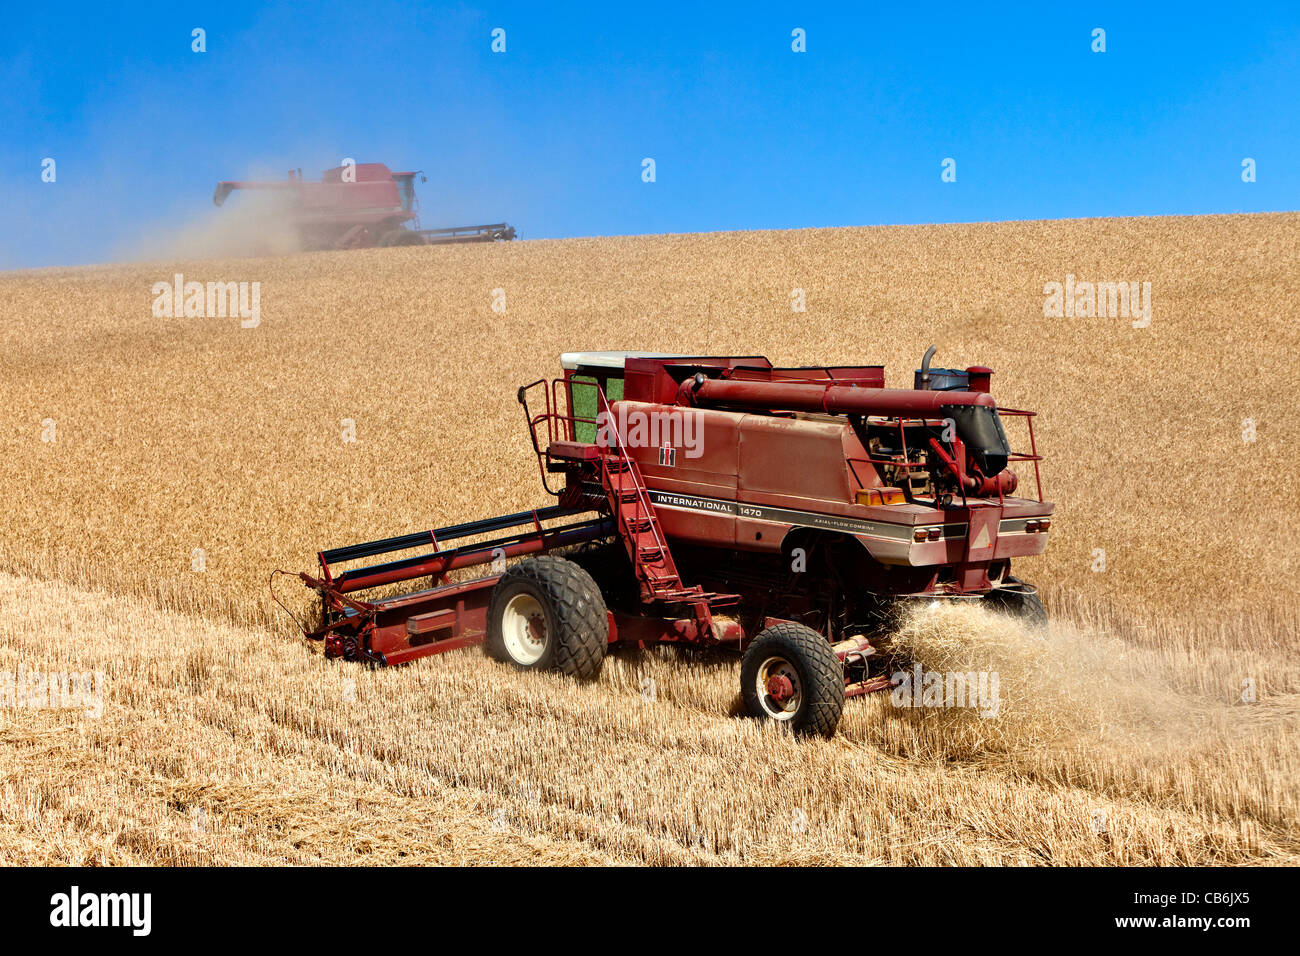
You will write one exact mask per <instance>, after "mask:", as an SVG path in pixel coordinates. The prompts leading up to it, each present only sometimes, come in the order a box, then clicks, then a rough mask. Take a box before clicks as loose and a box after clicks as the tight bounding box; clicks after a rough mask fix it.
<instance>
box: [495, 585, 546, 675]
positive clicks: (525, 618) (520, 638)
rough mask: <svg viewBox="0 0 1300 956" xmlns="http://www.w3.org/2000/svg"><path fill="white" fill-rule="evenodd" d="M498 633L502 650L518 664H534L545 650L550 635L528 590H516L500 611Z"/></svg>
mask: <svg viewBox="0 0 1300 956" xmlns="http://www.w3.org/2000/svg"><path fill="white" fill-rule="evenodd" d="M501 636H502V637H503V638H505V645H506V651H507V652H508V653H509V654H510V656H511V658H513V659H514V660H515V661H516V662H517V663H519V664H536V663H537V662H538V661H539V660H541V658H542V655H543V654H544V653H546V644H547V640H548V638H549V636H550V634H549V632H548V631H547V628H546V612H545V611H544V610H543V608H542V603H541V602H540V601H538V600H537V598H535V597H533V596H532V595H531V594H516V595H515V596H514V597H512V598H511V599H510V600H509V601H507V602H506V606H505V610H504V611H502V612H501Z"/></svg>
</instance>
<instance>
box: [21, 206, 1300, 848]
mask: <svg viewBox="0 0 1300 956" xmlns="http://www.w3.org/2000/svg"><path fill="white" fill-rule="evenodd" d="M1297 227H1300V216H1296V215H1292V214H1286V215H1269V216H1233V217H1203V218H1191V219H1144V220H1092V221H1078V222H1053V223H1007V224H984V225H970V226H934V227H900V228H880V229H844V230H806V231H799V232H787V233H744V234H716V235H695V236H660V237H639V238H619V239H599V240H597V239H592V240H564V241H547V242H529V243H515V244H507V245H495V246H483V247H474V248H416V249H392V250H372V251H365V252H353V253H337V254H336V253H320V254H312V255H295V256H287V257H282V258H269V259H227V260H214V261H206V262H198V261H194V262H184V263H180V264H175V263H159V264H156V265H150V264H136V265H130V266H113V267H97V268H91V269H75V270H46V271H42V272H34V273H16V274H10V275H7V276H3V277H0V307H3V308H4V309H5V311H6V314H8V315H9V316H10V321H9V322H8V323H7V324H6V325H5V326H4V327H3V328H0V350H2V353H3V354H4V356H5V365H4V371H3V374H0V402H3V403H4V407H5V408H6V410H7V415H6V417H5V421H4V425H3V433H0V441H2V442H3V444H2V445H0V450H3V455H2V456H0V484H2V485H3V487H5V488H6V489H10V494H9V495H8V496H7V497H8V504H7V508H6V509H5V511H4V512H3V513H0V569H3V570H6V571H9V572H13V573H14V574H18V575H22V577H13V576H7V577H4V578H3V579H0V671H3V669H4V668H6V667H7V668H9V669H10V670H11V671H12V670H13V669H14V668H16V667H17V666H18V665H19V664H20V663H23V662H26V664H27V665H28V666H39V667H41V668H44V669H47V670H56V669H59V667H60V666H65V667H66V668H67V669H75V670H87V669H100V670H103V671H105V674H106V678H107V686H108V694H109V696H108V701H107V702H106V707H105V711H104V716H103V717H101V718H100V719H99V720H97V721H95V720H89V719H86V718H85V717H84V715H78V714H72V713H65V712H58V711H54V712H50V711H28V710H19V711H8V712H5V713H4V714H3V724H2V725H0V726H3V728H4V729H3V734H4V743H5V746H4V747H3V748H0V770H3V780H4V783H3V784H2V785H0V862H83V861H90V862H105V863H116V862H161V863H202V862H248V863H266V862H318V861H328V862H401V861H406V862H426V861H427V862H469V861H473V862H486V861H501V862H528V861H538V862H649V863H710V862H755V863H773V862H776V863H780V862H821V861H824V862H829V863H872V862H875V863H921V864H930V863H959V864H977V863H991V862H1011V863H1041V862H1050V863H1072V864H1088V863H1105V864H1117V863H1119V864H1125V863H1148V862H1150V863H1175V864H1177V863H1207V862H1222V863H1241V862H1248V861H1275V860H1277V861H1283V860H1285V861H1291V862H1294V861H1295V860H1296V858H1297V842H1298V839H1300V837H1298V834H1297V829H1298V827H1297V792H1298V788H1297V784H1300V767H1298V766H1297V762H1298V758H1297V753H1296V751H1297V748H1296V747H1295V745H1294V742H1295V740H1296V730H1297V716H1296V701H1297V699H1300V666H1298V665H1297V663H1296V655H1295V651H1296V631H1295V627H1296V623H1297V620H1298V619H1300V610H1297V604H1296V599H1295V597H1294V596H1293V593H1292V591H1291V589H1290V582H1291V581H1293V580H1294V579H1295V578H1296V572H1297V565H1298V564H1300V562H1298V560H1297V550H1298V549H1297V548H1296V547H1295V546H1294V543H1293V542H1294V540H1295V539H1296V531H1297V523H1298V520H1297V518H1296V516H1295V512H1294V510H1293V507H1292V506H1293V504H1294V501H1295V499H1296V491H1297V490H1298V488H1300V482H1297V480H1296V479H1295V477H1294V470H1293V468H1292V466H1291V464H1290V462H1289V460H1288V455H1287V451H1288V449H1289V448H1290V447H1293V446H1294V445H1295V442H1296V438H1297V437H1298V436H1297V432H1298V431H1300V426H1298V425H1297V423H1296V421H1295V416H1294V409H1293V407H1292V406H1291V404H1290V403H1289V401H1288V399H1287V397H1286V396H1287V386H1288V384H1289V382H1288V374H1289V368H1290V361H1291V359H1290V356H1291V355H1293V354H1294V352H1295V347H1296V345H1297V344H1300V343H1297V339H1298V338H1300V335H1297V332H1296V330H1295V326H1294V321H1293V318H1292V315H1291V313H1290V311H1289V310H1290V309H1291V308H1292V306H1291V303H1293V302H1294V301H1296V297H1297V294H1298V293H1300V268H1298V266H1300V262H1298V259H1300V252H1297V244H1296V243H1295V241H1294V240H1295V236H1296V234H1297ZM177 271H179V272H183V273H184V274H185V276H186V278H187V279H197V280H200V281H207V280H222V281H260V282H261V284H262V286H261V289H262V292H261V312H262V321H261V324H260V326H259V327H257V328H255V329H241V328H240V326H239V321H238V320H237V319H157V318H154V317H153V315H152V313H151V311H150V303H151V300H152V296H151V291H150V290H151V286H152V284H153V283H154V282H157V281H170V279H171V277H172V274H173V273H174V272H177ZM1066 274H1073V275H1075V276H1077V277H1079V278H1080V279H1092V280H1099V279H1100V280H1110V279H1114V280H1141V281H1150V282H1151V283H1152V299H1153V315H1152V323H1151V325H1150V327H1149V328H1144V329H1135V328H1133V327H1132V324H1131V323H1130V322H1129V321H1128V320H1126V319H1049V318H1044V316H1043V285H1044V283H1045V282H1048V281H1053V280H1055V281H1061V280H1063V279H1064V277H1065V276H1066ZM795 288H801V289H804V290H805V292H806V294H807V302H808V308H807V311H806V312H793V311H791V297H790V293H791V291H792V290H793V289H795ZM496 289H501V290H504V294H505V301H506V311H505V313H504V314H501V313H497V312H493V311H492V309H491V303H492V301H493V298H494V291H493V290H496ZM931 342H935V343H937V344H938V345H939V347H940V353H939V356H938V362H939V364H942V365H953V366H964V365H968V364H972V363H975V362H983V363H986V364H989V365H991V366H993V367H994V368H995V370H996V374H995V376H994V393H995V395H996V396H997V397H998V398H999V399H1000V401H1002V402H1003V403H1004V404H1008V405H1011V406H1015V407H1021V408H1032V409H1035V410H1037V411H1039V412H1040V413H1041V418H1040V428H1039V440H1040V444H1041V447H1042V449H1043V450H1044V451H1045V453H1046V454H1047V455H1048V456H1049V460H1048V461H1047V462H1046V463H1045V465H1044V481H1045V486H1046V490H1047V493H1048V496H1049V497H1050V498H1052V499H1054V500H1056V501H1057V502H1058V511H1057V520H1056V522H1055V526H1054V531H1053V541H1052V543H1051V546H1050V548H1049V551H1048V554H1047V555H1046V556H1045V557H1043V558H1042V559H1037V560H1035V561H1032V562H1025V563H1024V564H1023V565H1022V566H1021V567H1019V568H1018V569H1017V570H1018V572H1019V573H1021V574H1022V575H1023V576H1025V577H1026V578H1028V579H1030V580H1033V581H1035V582H1037V583H1039V584H1041V585H1043V586H1044V588H1045V590H1046V592H1047V594H1048V596H1049V605H1050V606H1051V607H1052V608H1053V611H1054V612H1055V613H1056V615H1057V617H1058V623H1057V624H1056V625H1054V628H1053V632H1052V635H1051V639H1050V643H1049V644H1048V645H1047V646H1045V647H1042V646H1039V645H1036V644H1034V643H1033V640H1036V639H1031V637H1030V636H1028V635H1025V634H1024V633H1023V632H1021V631H1019V630H1017V629H1016V628H1015V626H1014V625H1011V624H1009V623H1008V622H1005V621H1003V620H1001V619H996V618H990V617H988V616H986V615H983V614H980V613H978V612H970V611H969V610H965V609H947V610H944V609H938V610H936V611H929V610H924V609H923V610H922V612H920V613H918V615H916V616H914V617H912V618H910V619H909V620H908V621H906V622H905V623H904V626H903V627H902V629H901V630H900V633H899V635H898V648H899V652H900V653H904V652H905V653H906V655H908V656H909V657H910V658H912V659H915V660H918V661H921V662H925V663H927V664H932V665H933V666H935V667H938V668H940V669H946V670H981V669H988V668H994V669H996V670H997V671H998V673H999V674H1001V675H1002V676H1003V680H1004V682H1003V688H1002V689H1003V692H1004V697H1005V699H1006V702H1005V706H1006V710H1005V712H1004V713H1002V714H1000V715H999V717H998V718H997V719H995V720H981V719H980V718H979V717H977V716H975V715H973V714H971V713H970V712H968V711H938V712H936V711H932V710H906V709H900V708H897V707H894V706H892V705H891V703H890V701H889V699H888V698H887V697H886V696H883V695H881V696H877V697H874V698H870V699H867V700H864V701H855V702H852V703H851V704H850V705H849V706H848V707H847V709H846V712H845V717H844V721H843V723H842V725H841V732H840V735H839V736H838V737H837V738H836V739H835V740H833V741H830V742H805V743H797V742H794V741H791V740H788V739H786V738H784V737H782V736H781V735H780V734H778V733H774V732H773V731H771V729H770V728H764V727H760V726H756V725H754V724H753V723H751V722H749V721H746V720H739V719H736V718H735V717H734V716H733V715H734V713H735V712H736V710H737V701H736V697H737V693H736V680H737V677H736V665H735V662H734V661H732V660H729V659H719V660H708V661H702V662H698V663H693V664H692V663H684V662H682V661H681V660H678V659H677V657H676V655H662V656H661V655H657V654H637V655H622V656H619V657H616V658H613V659H611V660H610V661H609V662H608V663H607V665H606V668H605V672H604V673H603V675H602V677H601V679H600V681H599V682H598V683H597V684H596V685H595V686H593V687H578V686H576V685H572V684H569V683H567V682H564V681H559V680H555V679H552V678H549V677H546V676H541V675H529V676H521V675H518V674H516V673H514V672H512V671H510V670H508V669H506V668H503V667H500V666H497V665H494V664H491V663H489V662H487V661H486V660H484V659H483V658H482V656H481V655H480V654H478V653H477V652H476V651H467V652H463V653H457V654H452V655H446V656H444V657H441V658H437V659H434V660H432V661H426V662H422V663H420V664H418V665H416V666H413V667H410V668H404V669H398V670H394V671H390V672H379V673H372V672H366V671H361V670H358V669H355V668H348V667H339V666H335V665H331V664H328V663H326V662H324V661H323V660H322V659H321V658H320V657H319V656H318V655H316V654H313V653H311V652H309V651H308V650H307V649H306V648H305V647H304V645H303V644H302V642H301V641H300V640H296V639H295V638H294V637H293V632H292V628H291V626H289V625H288V623H287V621H285V620H284V619H283V616H282V615H280V614H279V612H278V609H275V608H274V606H273V605H272V604H271V602H270V600H269V596H268V594H267V590H266V580H267V575H268V573H269V572H270V570H271V569H273V568H276V567H289V568H292V569H305V568H307V567H309V566H310V562H311V556H312V555H313V554H314V553H315V552H316V551H317V550H319V549H320V548H321V547H326V546H332V545H337V544H342V543H348V542H351V541H354V540H364V539H369V538H373V537H378V536H383V535H388V534H394V533H399V532H403V531H410V530H416V529H421V528H430V527H435V526H437V525H439V524H444V523H450V522H454V521H460V520H467V519H470V518H474V517H479V516H486V515H489V514H494V513H499V512H502V511H513V510H518V509H521V508H525V507H530V506H535V505H537V504H538V503H541V502H544V500H545V496H544V495H543V494H542V493H541V489H540V487H539V483H538V481H537V469H536V464H535V460H534V459H533V458H532V457H531V449H530V447H529V444H528V441H527V435H526V432H525V431H524V429H523V427H522V426H523V416H522V413H521V411H520V409H519V407H518V406H517V405H516V404H515V401H514V389H515V387H516V386H517V385H519V384H522V383H525V382H528V381H532V380H533V379H535V378H538V377H541V376H543V375H548V374H554V373H555V371H556V356H557V354H558V353H559V352H560V351H562V350H566V349H580V348H645V349H662V350H665V351H676V352H697V353H709V354H722V353H735V352H741V353H765V354H767V355H768V356H769V357H771V358H772V359H773V360H775V361H778V362H781V363H785V364H811V363H829V362H835V363H841V362H843V363H847V362H880V363H882V364H885V365H886V373H887V376H888V379H889V381H890V383H891V384H896V385H904V384H907V383H908V377H909V375H910V372H909V370H910V369H911V368H913V367H914V366H915V364H916V361H917V359H918V358H919V356H920V354H921V352H922V351H923V350H924V348H925V346H926V345H928V344H930V343H931ZM1292 377H1293V376H1292ZM345 419H349V420H351V421H352V422H353V423H354V424H355V429H356V437H357V441H356V442H345V441H343V440H342V433H343V430H344V428H345V427H346V426H345V422H344V420H345ZM1247 419H1250V420H1251V422H1252V423H1253V426H1254V428H1255V430H1256V440H1255V441H1253V442H1247V441H1244V440H1243V432H1244V431H1248V423H1247V422H1246V420H1247ZM43 437H45V438H49V437H53V438H54V440H53V441H43V440H42V438H43ZM1022 474H1023V472H1022ZM195 549H201V552H202V553H201V555H200V556H196V553H195ZM1100 552H1104V555H1105V570H1104V571H1100V570H1094V568H1097V567H1098V564H1099V562H1098V557H1099V553H1100ZM200 557H201V564H200V565H198V566H201V567H203V570H202V571H195V570H193V568H194V567H195V566H196V565H195V564H194V562H195V561H196V560H197V559H198V558H200ZM305 598H306V595H305V593H304V594H300V595H298V596H297V598H296V605H295V606H296V607H298V608H302V607H305V604H306V600H305ZM349 681H351V682H354V683H353V684H348V683H347V682H349ZM647 681H652V682H653V683H652V684H649V685H647ZM1243 682H1248V683H1249V682H1253V686H1255V688H1256V690H1257V694H1258V701H1257V702H1256V703H1253V704H1247V703H1243V702H1242V701H1241V694H1242V688H1243V686H1245V685H1244V684H1243ZM645 686H653V687H654V688H655V694H654V699H653V700H650V701H648V700H646V699H645V696H644V694H643V688H644V687H645Z"/></svg>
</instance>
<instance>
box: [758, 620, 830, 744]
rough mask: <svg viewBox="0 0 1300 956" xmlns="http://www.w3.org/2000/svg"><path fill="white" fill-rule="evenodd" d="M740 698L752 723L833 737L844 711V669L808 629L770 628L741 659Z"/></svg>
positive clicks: (782, 625)
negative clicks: (758, 721)
mask: <svg viewBox="0 0 1300 956" xmlns="http://www.w3.org/2000/svg"><path fill="white" fill-rule="evenodd" d="M740 693H741V696H743V697H744V699H745V709H746V710H748V711H749V713H750V714H752V715H753V716H755V717H763V718H766V719H768V720H774V721H776V722H777V723H780V724H782V725H784V726H788V727H789V728H790V729H791V730H793V731H794V732H795V733H797V734H819V735H821V736H822V737H832V736H834V734H835V726H836V725H837V724H838V723H839V722H840V711H842V710H843V709H844V665H843V664H842V663H840V659H839V658H838V657H836V656H835V652H834V651H833V650H831V646H830V644H828V643H827V642H826V638H824V637H822V636H821V635H820V634H818V633H817V632H816V631H814V630H813V629H812V628H810V627H805V626H804V625H802V624H794V623H789V622H783V623H780V624H773V625H772V626H771V627H769V628H767V629H766V630H765V631H763V632H762V633H761V634H759V635H758V637H756V638H755V639H754V643H753V644H750V645H749V647H748V648H747V649H746V650H745V655H744V657H743V658H741V662H740Z"/></svg>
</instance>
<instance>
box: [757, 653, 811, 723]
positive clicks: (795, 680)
mask: <svg viewBox="0 0 1300 956" xmlns="http://www.w3.org/2000/svg"><path fill="white" fill-rule="evenodd" d="M754 680H755V685H756V686H755V689H756V690H757V691H758V703H759V705H760V706H761V707H762V708H763V712H764V713H765V714H767V716H769V717H771V718H772V719H773V720H790V719H792V718H793V717H794V715H795V714H796V713H797V712H798V710H799V705H800V704H801V703H803V681H801V680H800V679H799V672H798V671H797V670H796V669H795V667H794V665H793V664H791V663H790V662H789V661H788V660H786V659H785V658H784V657H776V656H773V657H769V658H767V659H766V660H765V661H763V663H762V664H760V665H759V668H758V674H757V675H756V676H755V678H754Z"/></svg>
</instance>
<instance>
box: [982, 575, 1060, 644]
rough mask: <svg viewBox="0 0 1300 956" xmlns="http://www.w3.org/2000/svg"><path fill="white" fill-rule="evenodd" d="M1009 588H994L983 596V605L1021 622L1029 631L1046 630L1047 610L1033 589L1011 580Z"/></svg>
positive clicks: (1018, 581) (1014, 579) (1021, 582)
mask: <svg viewBox="0 0 1300 956" xmlns="http://www.w3.org/2000/svg"><path fill="white" fill-rule="evenodd" d="M1008 584H1010V585H1011V586H1010V587H1000V588H994V589H993V590H992V591H990V592H989V593H988V594H986V595H984V598H983V604H984V606H985V607H987V608H988V609H989V610H991V611H996V612H997V613H999V614H1005V615H1007V616H1008V617H1014V618H1016V619H1017V620H1019V621H1022V622H1023V623H1024V624H1025V625H1026V626H1027V627H1028V628H1029V629H1030V630H1033V631H1045V630H1047V608H1046V607H1044V606H1043V599H1042V598H1040V597H1039V596H1038V592H1037V591H1036V590H1034V588H1032V587H1030V586H1028V585H1026V584H1025V583H1024V582H1023V581H1020V580H1018V579H1016V578H1011V579H1009V581H1008Z"/></svg>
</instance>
